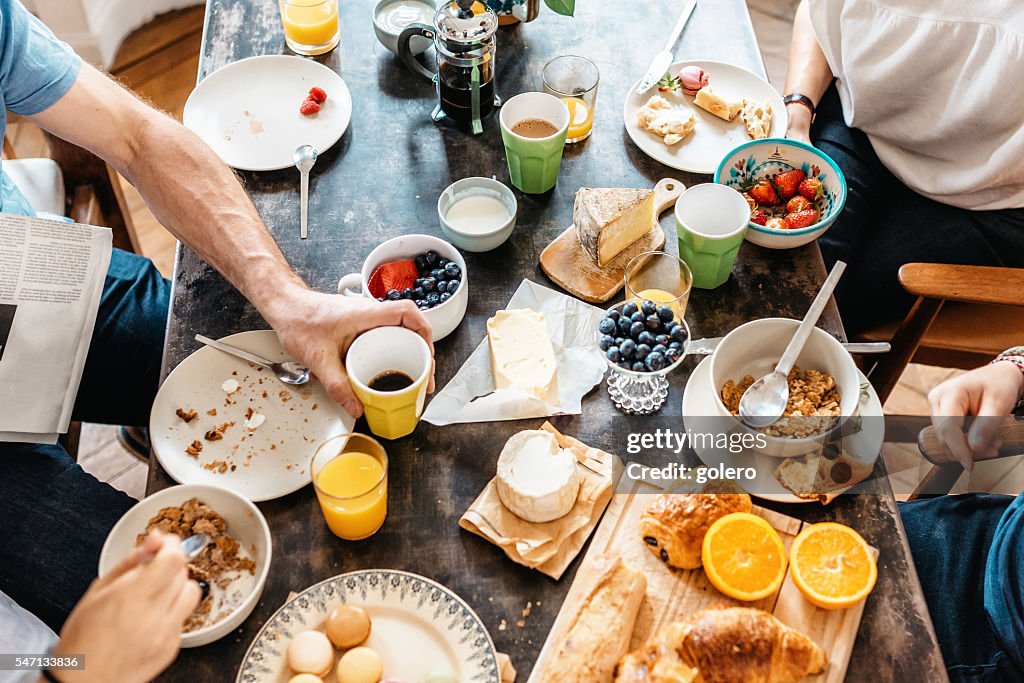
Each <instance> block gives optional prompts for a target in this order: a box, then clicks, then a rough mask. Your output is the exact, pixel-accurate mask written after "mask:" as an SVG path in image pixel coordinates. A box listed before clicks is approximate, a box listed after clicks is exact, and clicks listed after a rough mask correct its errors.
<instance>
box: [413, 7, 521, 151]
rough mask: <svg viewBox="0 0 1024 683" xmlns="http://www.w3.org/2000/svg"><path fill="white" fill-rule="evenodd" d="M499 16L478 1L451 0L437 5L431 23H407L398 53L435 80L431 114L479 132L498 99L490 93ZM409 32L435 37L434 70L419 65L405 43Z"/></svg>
mask: <svg viewBox="0 0 1024 683" xmlns="http://www.w3.org/2000/svg"><path fill="white" fill-rule="evenodd" d="M497 28H498V17H497V15H496V14H495V13H494V12H493V11H492V10H491V9H490V8H489V7H486V6H484V4H483V3H481V2H474V0H451V1H450V2H448V3H446V4H444V5H442V6H441V7H439V8H438V10H437V13H436V14H434V21H433V25H432V26H427V25H426V24H409V25H408V26H407V27H406V28H405V30H404V31H402V34H401V35H400V36H399V37H398V54H399V55H401V57H402V61H404V62H405V64H406V66H408V67H409V68H410V69H412V70H413V71H415V72H416V73H419V74H422V75H423V76H425V77H427V78H429V79H431V80H433V81H434V82H435V83H436V84H437V96H438V103H437V106H436V107H434V112H433V114H432V118H433V119H434V121H440V120H441V119H444V118H450V119H451V120H453V121H455V122H456V123H458V124H460V125H462V126H466V127H468V128H470V129H471V130H472V131H473V133H474V134H475V135H478V134H480V133H482V132H483V130H484V127H483V123H482V120H483V118H484V117H486V116H487V115H488V114H490V113H491V112H492V111H493V110H494V108H495V107H496V106H500V105H501V100H500V99H498V96H497V95H496V94H495V93H494V50H495V40H494V33H495V31H496V30H497ZM413 36H423V37H425V38H429V39H431V40H433V41H434V50H435V51H436V53H437V73H434V72H433V71H431V70H430V69H428V68H426V67H425V66H423V65H422V64H421V63H420V62H418V61H417V60H416V58H415V57H414V56H413V54H412V51H411V50H410V49H409V41H410V40H411V39H412V38H413Z"/></svg>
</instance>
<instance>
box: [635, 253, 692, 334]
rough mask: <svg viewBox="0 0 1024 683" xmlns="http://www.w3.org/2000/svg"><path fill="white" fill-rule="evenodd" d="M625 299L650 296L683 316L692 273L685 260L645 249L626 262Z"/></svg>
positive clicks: (678, 317)
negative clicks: (645, 250)
mask: <svg viewBox="0 0 1024 683" xmlns="http://www.w3.org/2000/svg"><path fill="white" fill-rule="evenodd" d="M625 280H626V301H642V300H643V299H650V300H651V301H654V302H655V303H659V304H667V305H668V306H671V307H672V310H674V311H675V314H676V318H677V319H678V320H682V319H683V316H684V315H685V314H686V304H687V302H688V301H689V300H690V288H691V287H692V285H693V273H692V272H690V266H688V265H686V261H684V260H682V259H681V258H679V257H678V256H675V255H673V254H669V253H667V252H664V251H647V252H644V253H642V254H637V255H636V256H634V257H633V258H632V259H631V260H630V262H629V263H627V264H626V274H625Z"/></svg>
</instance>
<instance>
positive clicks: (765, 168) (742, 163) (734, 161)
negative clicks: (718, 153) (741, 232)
mask: <svg viewBox="0 0 1024 683" xmlns="http://www.w3.org/2000/svg"><path fill="white" fill-rule="evenodd" d="M793 169H800V170H802V171H803V172H804V175H806V176H807V177H814V178H818V179H819V180H821V185H822V187H823V188H824V190H825V194H824V196H823V197H822V198H821V199H819V200H818V206H819V208H820V210H821V217H820V218H821V220H819V221H818V222H817V223H815V224H814V225H810V226H807V227H806V228H799V229H795V230H779V229H776V228H769V227H768V226H765V225H758V224H757V223H754V222H753V221H750V222H748V223H747V226H748V228H749V229H748V230H747V236H746V239H747V241H748V242H753V243H754V244H757V245H760V246H762V247H767V248H769V249H793V248H795V247H800V246H803V245H805V244H807V243H808V242H813V241H814V240H816V239H818V238H819V237H821V236H822V235H823V234H825V231H826V230H828V229H829V228H830V227H832V224H833V223H834V222H835V220H836V218H837V217H838V216H839V214H840V212H842V210H843V206H844V205H845V204H846V178H845V177H844V176H843V172H842V170H840V168H839V166H838V165H837V164H836V162H835V161H833V160H832V158H831V157H830V156H829V155H827V154H825V153H824V152H822V151H821V150H820V149H818V148H816V147H812V146H811V145H807V144H804V143H802V142H798V141H796V140H788V139H786V138H765V139H763V140H751V141H750V142H745V143H743V144H742V145H738V146H737V147H735V148H734V149H733V150H732V151H730V152H729V153H728V154H726V155H725V157H724V158H723V159H722V161H721V163H720V164H719V165H718V169H717V170H716V171H715V182H716V183H722V184H723V185H729V186H730V187H735V188H736V189H738V190H743V189H744V188H746V187H748V186H749V185H751V184H753V182H754V181H756V180H760V179H762V178H769V177H771V176H774V175H775V174H777V173H780V172H782V171H789V170H793Z"/></svg>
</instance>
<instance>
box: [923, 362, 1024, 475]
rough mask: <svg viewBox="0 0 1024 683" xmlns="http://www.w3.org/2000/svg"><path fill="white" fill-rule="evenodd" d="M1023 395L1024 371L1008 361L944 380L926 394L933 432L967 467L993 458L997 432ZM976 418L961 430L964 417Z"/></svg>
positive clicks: (996, 445)
mask: <svg viewBox="0 0 1024 683" xmlns="http://www.w3.org/2000/svg"><path fill="white" fill-rule="evenodd" d="M1021 394H1024V373H1022V372H1021V371H1020V369H1019V368H1018V367H1017V366H1016V365H1014V364H1013V363H1010V362H1008V361H1002V362H998V363H992V364H991V365H986V366H984V367H980V368H978V369H976V370H971V371H970V372H968V373H966V374H963V375H960V376H959V377H954V378H953V379H949V380H946V381H945V382H943V383H942V384H940V385H938V386H937V387H935V388H934V389H932V390H931V392H929V393H928V403H929V405H930V406H931V411H932V423H933V424H934V425H935V433H936V435H937V436H938V437H939V440H940V441H942V442H943V443H944V444H945V445H946V447H947V448H949V450H950V451H951V452H952V453H953V455H954V456H956V459H957V460H958V461H959V462H960V464H962V465H963V466H964V467H965V468H966V469H968V470H969V469H971V468H972V467H973V466H974V460H975V458H977V459H985V458H991V457H994V456H995V455H996V454H997V451H998V448H999V444H998V443H996V432H997V431H998V429H999V425H1000V424H1001V420H998V419H996V418H1001V417H1005V416H1007V415H1009V414H1010V412H1011V411H1012V410H1013V408H1014V406H1015V405H1017V401H1018V400H1020V397H1021ZM968 416H975V417H979V418H987V419H977V420H975V421H974V423H973V424H972V425H971V427H970V429H969V430H968V431H967V433H966V434H965V433H964V430H963V426H964V418H965V417H968Z"/></svg>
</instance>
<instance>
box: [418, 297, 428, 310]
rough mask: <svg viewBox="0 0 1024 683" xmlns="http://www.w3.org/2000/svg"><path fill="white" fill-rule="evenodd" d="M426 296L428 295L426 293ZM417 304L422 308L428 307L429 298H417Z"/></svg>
mask: <svg viewBox="0 0 1024 683" xmlns="http://www.w3.org/2000/svg"><path fill="white" fill-rule="evenodd" d="M424 296H426V295H424ZM416 305H417V306H418V307H420V308H426V307H427V300H426V299H423V298H419V299H416Z"/></svg>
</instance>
